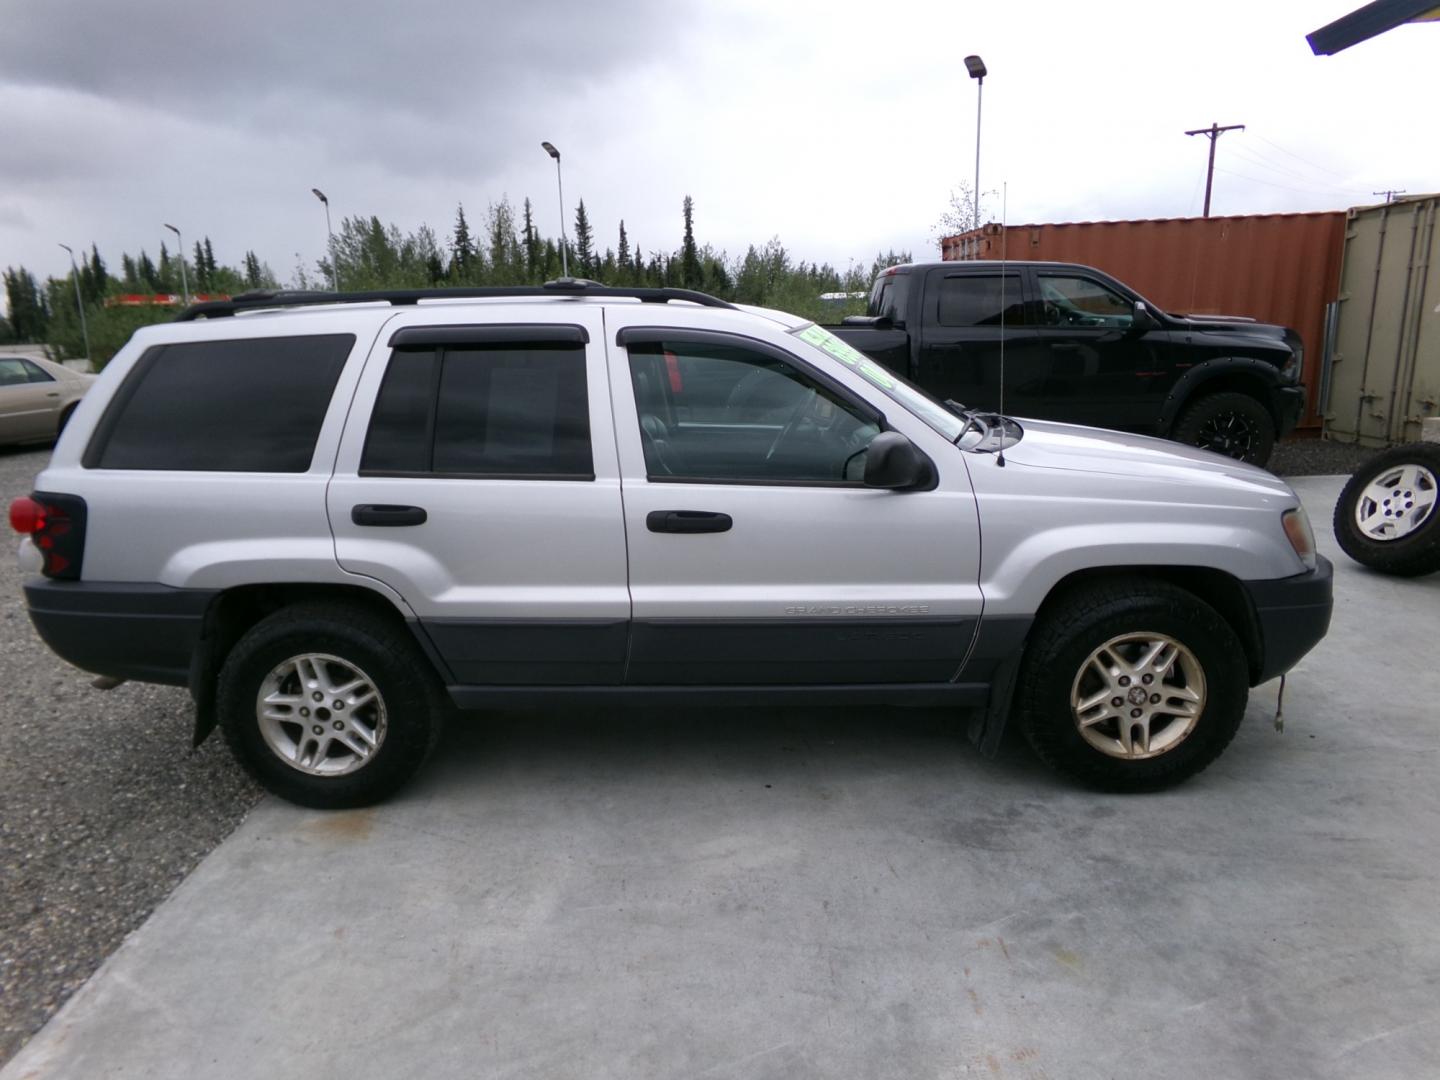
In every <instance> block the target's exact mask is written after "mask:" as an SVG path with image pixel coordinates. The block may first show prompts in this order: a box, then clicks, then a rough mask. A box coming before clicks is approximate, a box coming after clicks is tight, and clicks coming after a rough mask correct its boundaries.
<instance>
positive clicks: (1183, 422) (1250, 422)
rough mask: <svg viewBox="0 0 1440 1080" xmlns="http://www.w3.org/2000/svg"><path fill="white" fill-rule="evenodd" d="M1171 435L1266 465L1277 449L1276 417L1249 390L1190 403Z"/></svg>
mask: <svg viewBox="0 0 1440 1080" xmlns="http://www.w3.org/2000/svg"><path fill="white" fill-rule="evenodd" d="M1170 437H1171V438H1172V439H1174V440H1175V441H1176V442H1182V443H1186V444H1188V445H1190V446H1199V447H1201V448H1203V449H1205V450H1213V451H1214V452H1215V453H1217V454H1224V455H1225V456H1226V457H1232V458H1235V459H1236V460H1237V461H1245V462H1249V463H1250V464H1251V465H1264V464H1265V463H1266V462H1267V461H1269V460H1270V452H1271V451H1272V450H1274V449H1275V418H1274V417H1273V416H1271V415H1270V410H1269V409H1267V408H1265V406H1264V405H1263V404H1261V403H1260V402H1258V401H1256V400H1255V399H1254V398H1253V397H1251V396H1250V395H1249V394H1236V393H1224V394H1211V395H1209V396H1208V397H1203V398H1201V399H1200V400H1199V401H1197V402H1195V403H1194V404H1193V405H1188V406H1186V408H1185V411H1184V412H1182V413H1181V414H1180V419H1179V420H1177V421H1175V427H1174V429H1173V430H1172V431H1171V433H1170Z"/></svg>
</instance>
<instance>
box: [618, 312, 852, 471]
mask: <svg viewBox="0 0 1440 1080" xmlns="http://www.w3.org/2000/svg"><path fill="white" fill-rule="evenodd" d="M629 354H630V380H631V385H632V386H633V387H634V390H635V405H636V409H637V411H638V412H639V415H640V439H641V444H642V446H643V447H644V451H645V466H646V473H647V474H648V476H649V478H650V479H651V480H658V481H665V480H672V481H680V480H690V481H697V480H698V481H720V482H724V481H731V482H744V483H771V484H817V483H818V484H824V483H834V484H859V483H861V481H862V479H863V477H864V472H865V449H866V447H867V446H869V444H870V440H871V439H873V438H874V437H875V436H876V435H877V434H879V432H880V417H879V415H878V414H877V413H875V412H874V411H873V410H870V409H869V408H868V407H867V406H865V405H862V404H860V403H857V402H854V401H851V400H850V399H848V398H845V397H842V396H841V395H840V394H838V393H836V392H835V391H833V390H831V389H829V388H828V387H826V386H824V385H822V384H821V383H819V382H818V381H817V380H815V379H813V378H811V377H810V376H809V375H808V374H806V373H805V372H804V371H802V370H801V369H800V367H799V365H798V364H793V363H789V362H787V361H785V360H784V359H782V358H781V357H780V356H779V355H778V354H775V353H771V352H769V351H765V350H761V349H751V348H746V347H744V346H731V345H717V344H711V343H698V342H685V341H673V342H654V343H647V344H635V345H631V346H630V348H629Z"/></svg>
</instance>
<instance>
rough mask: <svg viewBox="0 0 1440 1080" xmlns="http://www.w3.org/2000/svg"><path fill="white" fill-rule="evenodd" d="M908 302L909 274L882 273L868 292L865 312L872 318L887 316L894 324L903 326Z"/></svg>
mask: <svg viewBox="0 0 1440 1080" xmlns="http://www.w3.org/2000/svg"><path fill="white" fill-rule="evenodd" d="M909 302H910V275H909V274H884V275H882V276H881V278H880V280H879V281H877V282H876V283H875V287H874V289H872V290H871V292H870V310H869V311H868V312H867V314H868V315H870V316H872V317H873V318H881V317H884V318H887V319H889V320H890V322H891V324H892V325H894V326H904V325H905V312H906V310H907V305H908V304H909Z"/></svg>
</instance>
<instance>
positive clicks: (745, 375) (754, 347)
mask: <svg viewBox="0 0 1440 1080" xmlns="http://www.w3.org/2000/svg"><path fill="white" fill-rule="evenodd" d="M667 314H668V313H667ZM678 314H679V313H678V312H677V313H676V314H675V315H673V316H672V318H678ZM607 320H609V322H610V325H609V331H610V334H609V337H608V339H607V341H608V344H609V345H610V349H611V353H610V379H611V396H612V398H613V400H614V402H615V421H616V432H617V446H618V449H619V453H620V461H621V474H622V490H623V496H624V505H625V523H626V536H627V540H628V550H629V569H630V593H631V598H632V605H633V620H634V621H633V623H632V629H631V645H630V662H629V665H628V668H627V678H626V681H627V682H628V683H630V684H634V685H687V684H688V685H717V686H719V685H728V686H737V685H739V686H744V685H769V686H775V685H832V686H833V685H837V684H857V685H859V684H868V685H876V684H887V683H944V682H947V681H949V680H952V679H954V678H955V676H956V675H957V673H958V672H959V670H960V666H961V663H962V661H963V659H964V657H965V654H966V652H967V650H968V648H969V646H970V643H971V641H972V638H973V635H974V630H975V626H976V621H977V619H978V617H979V614H980V594H979V590H978V586H977V579H978V568H979V562H978V558H979V528H978V522H977V518H976V511H975V501H974V495H973V493H972V491H971V488H970V481H969V475H968V473H967V471H966V468H965V463H964V461H963V459H962V458H963V455H962V454H961V452H960V451H958V450H957V449H956V448H955V447H953V446H951V445H950V444H949V443H948V442H947V441H946V440H945V439H944V438H943V437H941V436H940V435H939V434H938V433H937V432H936V431H934V430H932V429H930V428H929V427H927V426H926V425H925V424H924V423H923V422H921V421H919V420H917V419H916V418H915V417H913V416H911V415H910V414H909V413H906V412H904V410H902V409H901V408H900V407H899V406H898V404H897V403H895V402H893V401H890V402H887V403H884V404H878V405H877V404H876V401H875V399H880V400H881V401H882V402H884V401H885V399H884V396H883V395H881V394H879V393H878V392H874V396H873V397H872V398H867V397H866V396H865V395H864V394H863V392H861V391H860V390H859V387H858V385H857V384H858V383H860V381H861V380H859V379H858V376H855V375H853V374H852V373H851V372H848V371H839V370H828V371H827V370H822V368H823V364H821V365H816V363H815V354H813V353H808V350H809V349H810V347H809V346H805V345H803V343H801V342H798V341H796V340H795V339H794V338H792V337H791V336H790V335H788V334H786V333H784V332H783V330H782V329H780V328H778V327H777V329H776V330H775V331H774V332H773V333H768V334H765V333H763V332H761V331H759V330H756V329H754V328H753V324H747V328H746V332H745V334H744V335H743V336H742V335H740V334H729V333H723V332H716V331H714V330H706V329H700V328H693V329H685V328H677V327H674V326H670V327H663V328H661V327H655V326H653V325H650V324H651V323H652V322H653V315H650V314H649V313H647V312H645V311H644V310H636V311H633V312H632V311H630V310H628V309H621V308H618V306H617V307H616V308H611V309H610V311H609V312H608V313H607ZM807 355H808V358H807ZM836 367H837V368H838V365H836ZM875 371H876V373H877V375H878V376H879V377H881V378H888V376H885V375H884V373H883V372H881V370H880V369H879V368H878V367H877V368H876V369H875ZM882 429H891V430H898V431H901V432H902V433H903V434H905V435H907V436H908V437H909V438H910V439H911V440H912V441H914V442H915V444H916V445H917V446H919V447H921V448H922V449H923V450H924V452H925V453H927V454H928V455H929V456H930V457H931V458H932V459H933V460H934V462H935V465H936V467H937V470H938V474H939V483H938V486H937V487H936V488H935V489H934V490H930V491H909V492H895V491H887V490H877V489H873V488H867V487H865V486H864V484H863V483H862V482H861V480H860V477H861V476H862V475H863V472H864V458H865V452H866V446H867V445H868V443H869V441H870V439H872V438H873V437H874V436H875V434H876V433H878V432H879V431H880V430H882Z"/></svg>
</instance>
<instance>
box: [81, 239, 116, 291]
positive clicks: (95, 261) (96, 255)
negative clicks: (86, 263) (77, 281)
mask: <svg viewBox="0 0 1440 1080" xmlns="http://www.w3.org/2000/svg"><path fill="white" fill-rule="evenodd" d="M90 290H91V291H90V292H89V293H88V294H87V295H86V297H85V299H87V300H89V301H90V302H91V303H98V302H99V301H101V300H104V299H105V294H106V293H107V292H109V291H110V275H109V273H107V272H106V270H105V260H103V259H102V258H100V249H99V248H98V247H96V246H95V245H94V244H91V245H90Z"/></svg>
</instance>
